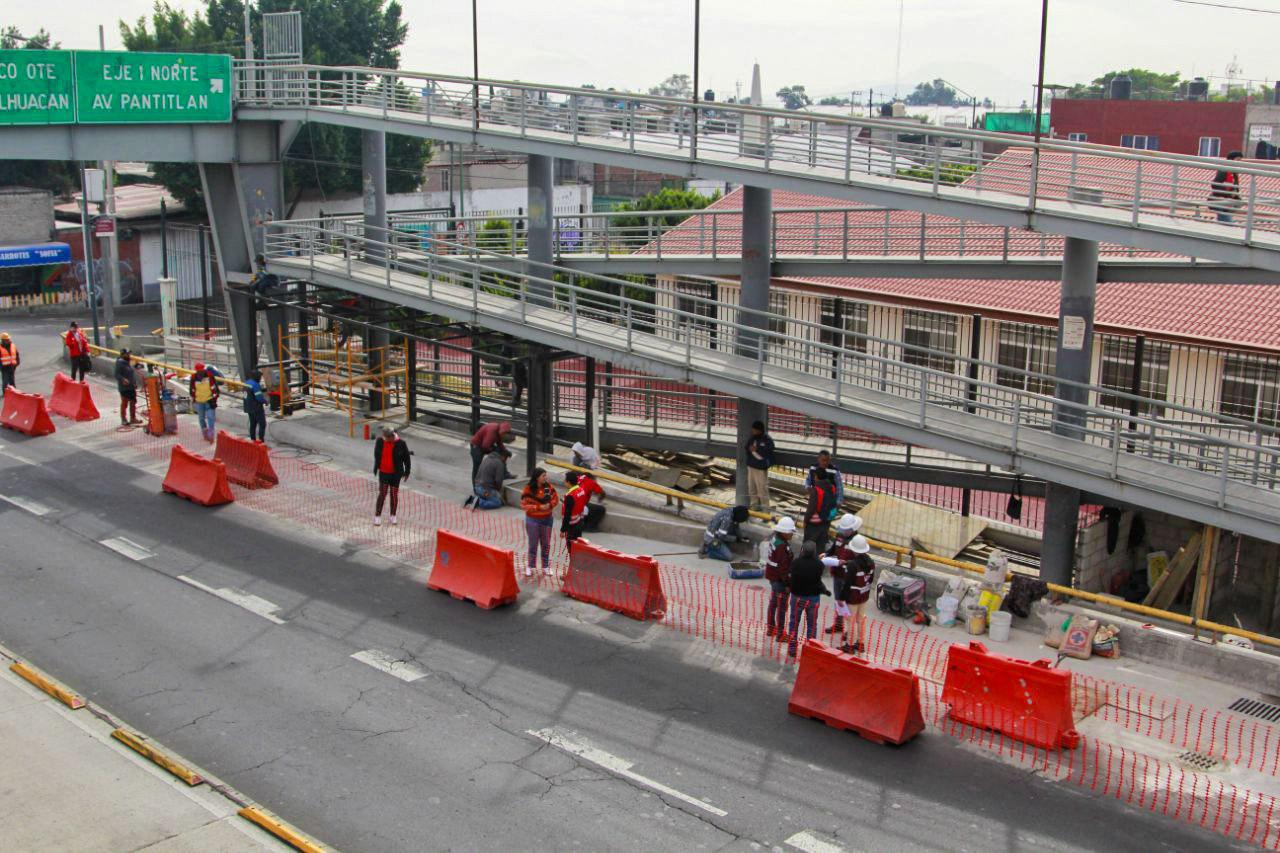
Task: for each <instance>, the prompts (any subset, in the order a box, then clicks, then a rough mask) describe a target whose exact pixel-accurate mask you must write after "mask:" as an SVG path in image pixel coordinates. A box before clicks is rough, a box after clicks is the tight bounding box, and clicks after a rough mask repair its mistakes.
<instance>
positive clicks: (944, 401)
mask: <svg viewBox="0 0 1280 853" xmlns="http://www.w3.org/2000/svg"><path fill="white" fill-rule="evenodd" d="M266 259H267V261H266V263H267V268H268V270H269V271H271V272H273V273H276V274H278V275H281V276H287V277H298V278H306V279H309V280H311V281H313V282H315V283H316V284H318V285H321V286H327V287H333V288H338V289H342V290H346V291H351V292H355V293H359V294H362V295H364V296H367V297H370V298H373V299H378V300H383V301H386V302H392V303H395V304H399V305H405V306H408V307H411V308H415V309H418V310H421V311H425V312H428V313H431V314H437V315H442V316H445V317H448V318H449V319H451V320H454V321H457V322H465V323H473V324H475V325H478V326H483V327H485V328H488V329H492V330H494V331H497V332H502V333H505V334H510V335H514V336H516V337H519V338H522V339H525V340H529V341H532V342H535V343H539V344H544V345H547V346H550V347H555V348H558V349H562V350H565V351H568V352H574V353H578V354H581V355H584V356H589V357H593V358H596V359H599V360H601V361H610V362H613V363H614V364H615V365H620V366H623V367H627V368H631V369H635V370H639V371H643V372H644V373H648V374H651V375H654V376H659V377H665V378H670V379H675V380H678V381H681V382H687V383H690V384H693V385H698V386H701V387H705V388H709V389H712V390H715V391H718V392H723V393H726V394H732V395H735V396H739V397H745V398H748V399H753V400H757V401H760V402H763V403H767V404H769V405H773V406H779V407H783V408H787V409H790V410H792V411H796V412H799V413H802V414H807V415H811V416H813V417H817V418H822V419H824V420H827V421H830V422H832V423H835V424H840V425H845V426H851V427H855V428H858V429H863V430H867V431H869V432H873V433H876V434H879V435H884V436H887V437H889V438H894V439H898V440H900V441H904V442H908V443H911V444H916V445H921V446H924V447H932V448H935V449H937V450H940V451H943V452H946V453H953V454H955V455H958V456H963V457H965V458H968V459H972V460H975V461H977V462H980V463H984V464H989V465H995V466H1000V467H1003V468H1007V469H1010V470H1017V471H1020V472H1023V473H1026V474H1028V475H1031V476H1034V477H1037V478H1041V479H1044V480H1046V481H1049V482H1054V483H1060V484H1063V485H1066V486H1069V487H1072V488H1079V489H1081V490H1083V491H1086V492H1089V493H1091V494H1094V495H1098V496H1101V497H1103V498H1106V499H1109V500H1114V501H1117V502H1120V503H1126V504H1133V505H1137V506H1143V507H1149V508H1152V509H1157V510H1160V511H1165V512H1169V513H1172V514H1175V515H1178V516H1181V517H1185V518H1191V519H1195V520H1199V521H1202V522H1204V523H1207V524H1213V525H1216V526H1220V527H1224V528H1227V529H1230V530H1234V531H1236V532H1239V533H1242V534H1245V535H1250V536H1256V537H1258V538H1261V539H1266V540H1269V541H1280V501H1277V500H1276V491H1275V489H1276V487H1277V485H1278V484H1280V430H1277V429H1275V428H1272V427H1269V426H1266V425H1262V424H1255V423H1251V422H1245V421H1240V420H1237V419H1233V418H1229V417H1225V416H1223V415H1220V414H1218V413H1216V412H1212V411H1200V410H1195V409H1190V408H1185V407H1180V406H1176V405H1170V404H1168V403H1167V402H1164V401H1152V400H1145V399H1143V398H1137V397H1135V398H1133V400H1134V401H1135V402H1137V403H1138V404H1139V408H1140V409H1141V408H1142V407H1143V406H1144V405H1145V404H1151V405H1155V406H1157V407H1158V409H1157V410H1160V411H1163V412H1164V415H1163V416H1161V417H1158V418H1155V417H1143V416H1134V415H1130V414H1129V413H1128V412H1121V411H1116V410H1115V409H1111V408H1106V407H1102V406H1098V405H1096V404H1094V403H1093V402H1092V401H1095V400H1097V398H1098V397H1099V395H1101V394H1104V393H1105V394H1108V395H1110V396H1113V397H1115V396H1119V397H1123V398H1125V401H1126V403H1127V402H1128V395H1123V394H1121V395H1117V394H1116V392H1114V391H1112V390H1110V389H1104V388H1101V387H1095V386H1087V385H1084V386H1079V387H1077V388H1076V389H1075V390H1076V391H1077V392H1082V393H1083V395H1084V397H1085V399H1086V400H1088V401H1090V402H1088V403H1084V404H1072V403H1068V402H1065V401H1063V400H1055V399H1054V398H1052V397H1046V396H1043V395H1039V394H1035V393H1032V392H1028V391H1023V390H1020V389H1017V388H1010V387H1007V386H1004V385H999V384H995V383H991V382H985V381H981V380H977V379H970V378H968V375H967V371H966V368H967V367H968V366H969V362H968V361H967V360H965V359H958V362H959V367H958V368H957V372H954V373H953V372H945V371H941V370H935V369H932V368H930V367H929V366H928V362H929V359H928V357H927V356H928V353H927V352H923V351H922V352H921V353H917V354H912V353H909V352H908V353H906V354H905V355H904V356H903V357H902V358H901V359H893V358H886V357H883V356H877V355H874V354H872V352H874V351H875V350H876V349H877V347H875V346H869V347H867V350H868V352H867V353H863V352H858V351H857V349H856V348H850V347H848V346H843V347H842V346H836V345H832V344H827V343H824V342H823V340H824V336H823V334H822V328H821V327H820V326H818V325H817V324H808V323H803V322H798V321H796V320H795V319H793V318H788V317H782V316H780V315H774V314H770V313H768V312H753V311H747V310H745V309H742V308H738V309H736V312H735V313H734V316H733V318H732V319H729V318H722V317H719V316H707V314H708V313H709V312H702V311H699V310H698V308H699V306H697V305H692V304H686V305H685V306H684V309H682V308H679V307H676V306H673V305H671V304H670V303H669V301H667V300H664V299H663V298H662V295H661V293H659V292H657V291H656V289H653V288H649V287H648V286H647V285H642V284H637V283H635V282H631V281H624V280H621V279H613V278H607V277H602V276H598V275H593V274H587V273H580V272H576V271H567V270H564V269H563V268H559V267H556V266H553V265H546V264H540V263H536V262H533V261H529V260H528V259H527V258H521V259H519V261H520V263H519V264H518V265H517V264H516V263H514V261H515V260H516V259H514V258H511V257H503V256H499V255H496V254H495V255H493V260H494V263H487V262H486V261H485V260H484V259H483V258H476V257H471V256H465V255H448V254H436V253H433V252H427V251H423V250H422V248H421V244H420V241H419V240H418V239H417V238H416V237H413V236H408V235H405V234H404V233H403V232H399V231H396V230H394V229H385V230H380V233H378V234H376V235H374V236H372V237H371V236H366V235H365V234H353V233H351V231H350V230H349V229H346V228H341V227H336V228H335V227H331V226H330V225H327V224H326V223H322V222H320V221H288V222H277V223H270V224H269V225H268V226H267V236H266ZM646 290H647V291H649V292H646ZM686 300H687V301H693V302H696V301H697V298H696V297H686ZM707 302H708V304H710V302H711V301H710V300H707ZM689 309H692V310H689ZM777 329H785V330H786V331H785V332H782V331H776V330H777ZM845 335H846V337H848V333H845ZM868 342H874V343H876V344H879V343H881V342H880V341H879V339H876V338H870V337H868ZM973 366H974V367H975V368H987V369H989V368H993V367H994V366H993V365H988V364H985V363H983V362H973ZM1001 369H1002V370H1005V371H1007V370H1008V368H1001ZM1028 377H1029V378H1035V379H1038V380H1042V381H1048V382H1053V381H1058V382H1059V383H1060V387H1061V380H1055V379H1054V377H1051V376H1041V375H1037V374H1028ZM1068 384H1071V383H1068ZM1059 421H1060V422H1061V423H1058V426H1059V427H1061V425H1062V424H1063V423H1069V424H1071V425H1072V429H1071V432H1072V435H1070V436H1069V435H1061V434H1056V433H1054V432H1052V431H1051V430H1052V429H1053V427H1054V426H1055V423H1056V422H1059Z"/></svg>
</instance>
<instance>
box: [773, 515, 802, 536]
mask: <svg viewBox="0 0 1280 853" xmlns="http://www.w3.org/2000/svg"><path fill="white" fill-rule="evenodd" d="M773 532H774V533H795V532H796V523H795V522H794V521H792V520H791V518H790V517H789V516H785V515H784V516H783V517H782V518H780V519H778V523H777V524H775V525H774V526H773Z"/></svg>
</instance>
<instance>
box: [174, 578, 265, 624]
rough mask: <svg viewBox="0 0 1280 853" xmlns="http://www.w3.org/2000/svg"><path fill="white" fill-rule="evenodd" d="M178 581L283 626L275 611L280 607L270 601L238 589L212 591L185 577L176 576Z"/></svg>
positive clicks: (222, 588)
mask: <svg viewBox="0 0 1280 853" xmlns="http://www.w3.org/2000/svg"><path fill="white" fill-rule="evenodd" d="M178 580H180V581H182V582H183V583H185V584H190V585H191V586H194V587H195V588H196V589H199V590H203V591H204V592H207V593H209V594H210V595H216V596H217V597H218V598H221V599H222V600H223V601H227V602H230V603H231V604H234V605H235V606H237V607H243V608H244V609H245V610H248V611H249V612H250V613H254V614H257V615H258V616H261V617H262V618H263V619H266V620H267V621H269V622H274V623H276V624H277V625H283V624H285V620H283V619H281V618H280V617H279V616H277V615H276V611H277V610H279V609H280V605H278V604H272V603H271V602H270V601H267V600H266V599H265V598H259V597H258V596H256V595H252V594H250V593H247V592H242V591H240V590H238V589H231V588H229V587H225V586H224V587H219V588H218V589H214V588H213V587H211V586H207V585H205V584H202V583H200V581H198V580H195V579H194V578H189V577H187V576H186V575H178Z"/></svg>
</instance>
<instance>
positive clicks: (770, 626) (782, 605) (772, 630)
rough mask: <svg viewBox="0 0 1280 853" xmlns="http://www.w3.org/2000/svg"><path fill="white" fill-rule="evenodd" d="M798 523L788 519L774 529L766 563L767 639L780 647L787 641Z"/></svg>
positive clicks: (784, 519) (781, 521) (780, 520)
mask: <svg viewBox="0 0 1280 853" xmlns="http://www.w3.org/2000/svg"><path fill="white" fill-rule="evenodd" d="M795 532H796V523H795V521H793V520H792V519H790V518H788V517H786V516H784V517H782V518H780V519H778V522H777V523H776V524H775V525H774V526H773V537H772V538H771V539H770V540H769V544H768V546H767V547H768V548H769V556H768V557H767V558H766V559H765V564H764V577H765V580H767V581H768V582H769V590H770V595H769V614H768V619H767V623H766V628H765V636H767V637H774V638H776V639H777V641H778V642H780V643H785V642H786V641H787V606H788V605H789V604H790V601H791V537H792V536H794V535H795Z"/></svg>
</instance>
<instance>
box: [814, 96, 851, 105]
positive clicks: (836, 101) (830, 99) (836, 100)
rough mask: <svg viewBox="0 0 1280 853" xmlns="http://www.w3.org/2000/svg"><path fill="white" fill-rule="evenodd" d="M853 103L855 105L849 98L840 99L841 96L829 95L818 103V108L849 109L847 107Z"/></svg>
mask: <svg viewBox="0 0 1280 853" xmlns="http://www.w3.org/2000/svg"><path fill="white" fill-rule="evenodd" d="M851 103H853V102H852V101H850V100H849V99H848V98H841V97H840V96H838V95H827V96H826V97H825V98H823V99H822V100H820V101H818V106H820V107H847V106H849V105H850V104H851Z"/></svg>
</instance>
